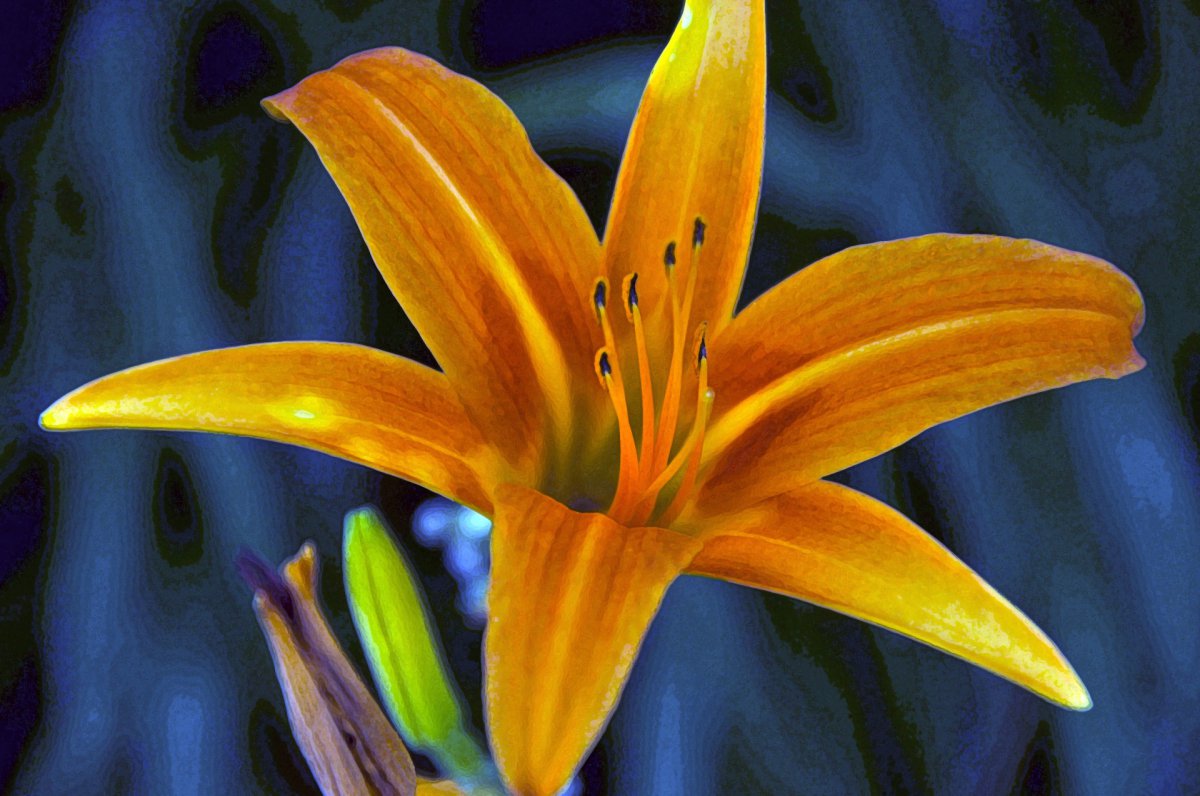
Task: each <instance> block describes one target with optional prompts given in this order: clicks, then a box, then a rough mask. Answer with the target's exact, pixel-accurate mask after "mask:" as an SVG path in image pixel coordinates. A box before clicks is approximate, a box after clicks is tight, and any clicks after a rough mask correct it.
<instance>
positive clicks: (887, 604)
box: [688, 481, 1092, 710]
mask: <svg viewBox="0 0 1200 796" xmlns="http://www.w3.org/2000/svg"><path fill="white" fill-rule="evenodd" d="M696 530H697V531H698V532H699V533H700V538H701V539H702V541H703V549H702V550H701V551H700V553H699V554H698V555H697V556H696V558H695V560H693V561H692V563H691V565H690V566H689V567H688V572H689V573H692V574H697V575H708V576H711V577H717V578H722V579H724V580H730V581H734V582H736V583H741V584H744V585H747V586H753V587H755V588H758V589H767V590H769V591H774V592H778V593H780V594H785V595H788V596H789V597H796V598H799V599H801V600H805V601H807V602H811V603H815V604H817V605H822V606H825V607H826V608H832V609H833V610H835V611H839V612H841V613H844V614H847V615H849V616H853V617H855V618H857V619H862V620H865V621H867V622H871V623H873V624H876V625H880V626H882V627H885V628H888V629H889V630H894V631H896V632H897V633H902V634H904V635H906V636H909V637H911V638H914V639H916V640H918V641H922V642H924V643H926V644H929V645H931V646H933V647H936V648H937V649H940V650H943V651H944V652H948V653H950V654H952V655H956V656H958V657H960V658H963V659H964V660H967V661H969V662H971V663H973V664H975V665H977V666H981V667H983V668H985V669H987V670H989V671H991V672H994V673H996V674H998V675H1000V676H1001V677H1004V678H1007V679H1009V680H1011V681H1012V682H1014V683H1016V684H1017V685H1020V686H1023V687H1025V688H1028V689H1029V690H1031V691H1033V692H1034V693H1036V694H1038V695H1040V696H1042V697H1045V698H1046V699H1048V700H1050V701H1052V702H1056V703H1059V704H1061V705H1064V706H1066V707H1069V708H1074V709H1076V710H1087V709H1088V708H1090V707H1091V705H1092V702H1091V698H1090V697H1089V696H1088V693H1087V689H1085V688H1084V686H1083V683H1082V682H1080V680H1079V677H1078V676H1077V675H1076V674H1075V671H1074V670H1073V669H1072V668H1071V665H1070V664H1069V663H1067V660H1066V658H1064V657H1063V655H1062V653H1061V652H1059V651H1058V649H1057V648H1056V647H1055V646H1054V644H1053V643H1051V641H1050V640H1049V639H1048V638H1046V635H1045V634H1044V633H1042V631H1041V630H1039V629H1038V628H1037V626H1035V625H1034V624H1033V623H1032V622H1031V621H1029V619H1028V618H1027V617H1026V616H1025V615H1024V614H1022V613H1021V612H1020V611H1018V610H1017V609H1016V608H1014V607H1013V606H1012V604H1011V603H1009V602H1008V601H1007V600H1005V599H1004V598H1003V597H1002V596H1000V594H998V593H997V592H996V590H995V589H993V588H992V587H991V586H989V585H988V584H987V583H986V582H984V580H983V579H982V578H980V577H979V576H978V575H977V574H975V573H974V572H972V571H971V569H970V568H968V567H967V566H966V565H965V564H963V563H962V562H961V561H959V560H958V559H957V558H955V556H954V554H953V553H951V552H950V551H949V550H947V549H946V548H945V547H943V546H942V545H941V544H939V543H938V542H937V540H935V539H934V538H933V537H931V536H929V535H928V534H926V533H925V532H924V531H922V530H921V529H920V528H918V527H917V526H916V525H914V524H913V523H912V522H910V521H909V520H908V519H907V518H905V517H904V516H903V515H901V514H900V513H899V512H897V511H896V510H895V509H892V508H890V507H888V506H886V505H884V504H883V503H880V502H879V501H877V500H874V499H873V498H870V497H867V496H866V495H863V494H861V493H859V492H856V491H854V490H852V489H849V488H847V487H843V486H840V485H838V484H833V483H829V482H825V481H819V482H816V483H812V484H808V485H806V486H803V487H800V488H799V489H796V490H793V491H791V492H788V493H786V494H783V495H779V496H777V497H774V498H771V499H770V500H766V501H764V502H762V503H759V504H758V505H756V506H754V507H753V508H750V509H747V510H744V511H741V512H737V513H734V514H728V515H723V516H715V517H709V518H707V519H706V520H705V521H704V522H703V523H702V524H700V525H698V526H696Z"/></svg>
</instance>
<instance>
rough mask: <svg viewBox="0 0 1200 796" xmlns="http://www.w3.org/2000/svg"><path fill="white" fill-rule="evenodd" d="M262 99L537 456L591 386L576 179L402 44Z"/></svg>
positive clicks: (496, 417) (594, 260)
mask: <svg viewBox="0 0 1200 796" xmlns="http://www.w3.org/2000/svg"><path fill="white" fill-rule="evenodd" d="M263 104H264V106H265V107H266V108H267V110H268V111H269V112H270V113H271V114H272V115H274V116H276V117H277V118H280V119H286V120H288V121H291V122H292V123H293V124H295V125H296V126H297V127H298V128H299V129H300V131H301V132H302V133H303V134H304V135H305V137H307V138H308V140H309V141H310V142H311V143H312V144H313V146H314V147H315V148H316V150H317V153H318V154H319V155H320V157H321V161H322V162H323V163H324V164H325V167H326V168H327V169H328V170H329V173H330V175H331V176H332V177H333V179H334V181H335V182H337V184H338V187H339V188H340V189H341V191H342V194H343V196H345V198H346V201H347V203H348V204H349V205H350V210H351V211H352V212H353V214H354V217H355V219H356V220H357V221H358V225H359V228H360V230H361V231H362V234H363V237H364V239H365V240H366V242H367V246H368V248H369V249H370V250H371V255H372V257H374V259H375V264H376V265H377V266H378V267H379V270H380V272H381V273H382V274H383V277H384V279H385V280H386V281H387V283H388V286H389V287H390V288H391V290H392V292H393V293H394V294H395V296H396V298H397V299H398V300H399V301H400V304H401V305H402V306H403V307H404V310H405V312H407V313H408V316H409V317H410V318H411V319H412V322H413V324H414V325H415V326H416V327H417V330H418V331H419V332H420V333H421V336H422V338H424V340H425V342H426V343H427V344H428V346H429V348H430V350H431V351H432V352H433V355H434V356H435V357H436V358H437V361H438V364H439V365H441V367H442V369H443V370H444V371H445V373H446V374H447V376H448V377H449V378H450V383H451V384H452V385H453V387H454V389H455V390H456V391H457V393H458V396H459V398H460V400H461V401H462V403H463V406H464V407H465V408H466V410H467V413H468V414H469V415H470V416H471V417H472V418H473V419H474V420H475V421H476V423H477V425H478V426H479V427H480V428H482V429H485V430H486V433H487V434H488V436H489V438H491V439H493V440H494V442H495V443H496V444H497V445H498V446H499V447H500V449H501V450H502V451H503V452H504V453H505V455H506V456H507V457H508V459H509V460H510V462H512V463H513V464H515V465H519V466H521V467H522V469H523V470H525V471H528V470H530V469H532V467H533V465H534V464H535V463H537V462H540V461H542V459H543V455H542V453H541V451H542V450H543V449H544V447H545V433H546V427H547V422H549V423H550V424H551V428H556V429H558V431H559V432H560V433H561V434H562V436H561V439H562V440H566V439H567V438H568V437H567V434H566V431H567V428H568V421H569V417H568V412H569V409H570V406H571V401H572V400H573V399H574V398H575V393H576V391H578V392H579V393H580V398H581V399H582V400H584V401H587V400H589V397H593V398H594V396H591V393H594V392H595V391H594V390H592V391H591V393H588V392H586V391H585V390H586V387H580V386H579V385H581V384H582V385H586V386H591V382H590V381H589V379H590V372H591V363H592V356H593V353H594V351H595V349H596V347H597V346H598V345H599V344H600V343H599V335H598V332H597V330H596V329H594V328H593V326H594V324H592V323H589V319H590V318H591V317H592V315H591V310H590V305H589V304H588V301H589V300H590V290H591V285H592V281H593V279H594V278H595V277H596V276H597V275H598V274H599V270H600V260H599V257H600V247H599V244H598V242H597V239H596V234H595V231H594V230H593V228H592V226H591V223H590V222H589V221H588V218H587V216H586V214H585V213H584V211H583V209H582V207H581V206H580V204H579V201H578V200H577V199H576V197H575V195H574V194H573V193H572V192H571V189H570V188H569V187H567V185H566V183H564V182H563V181H562V180H561V179H560V178H559V177H558V176H557V175H556V174H555V173H554V172H553V171H552V170H551V169H550V168H549V167H548V166H547V165H546V164H545V163H543V162H542V160H541V159H540V158H538V156H537V155H536V154H535V153H534V151H533V149H532V147H531V146H530V144H529V139H528V137H527V136H526V135H525V131H524V129H523V128H522V127H521V125H520V123H519V122H518V121H517V120H516V118H515V117H514V116H513V114H512V112H511V111H509V109H508V108H507V107H506V106H505V105H504V103H502V102H501V101H500V100H499V99H498V98H497V97H496V96H495V95H493V94H492V93H490V92H489V91H488V90H487V89H485V88H484V87H483V86H481V85H479V84H478V83H476V82H475V81H473V80H470V79H468V78H465V77H462V76H460V75H456V74H454V73H453V72H451V71H449V70H447V69H445V68H443V67H442V66H440V65H439V64H437V63H436V62H434V61H432V60H431V59H429V58H426V57H424V56H420V55H417V54H415V53H411V52H408V51H406V50H402V49H398V48H384V49H378V50H370V51H368V52H364V53H360V54H358V55H354V56H351V57H350V58H347V59H346V60H344V61H342V62H341V63H339V64H338V65H336V66H334V67H333V68H332V69H329V70H326V71H324V72H318V73H316V74H314V75H312V76H310V77H308V78H306V79H304V80H303V81H301V82H300V83H299V84H297V85H296V86H295V87H293V88H291V89H288V90H287V91H285V92H283V93H281V94H277V95H276V96H274V97H270V98H269V99H267V100H264V102H263ZM581 286H582V287H581ZM595 400H596V402H597V405H599V403H600V401H599V399H595Z"/></svg>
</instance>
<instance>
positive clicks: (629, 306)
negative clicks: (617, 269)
mask: <svg viewBox="0 0 1200 796" xmlns="http://www.w3.org/2000/svg"><path fill="white" fill-rule="evenodd" d="M621 295H623V296H624V297H625V301H624V306H625V319H626V320H627V321H629V322H630V323H633V314H634V311H635V310H636V309H637V306H638V294H637V274H627V275H626V276H625V279H624V280H623V281H622V282H621Z"/></svg>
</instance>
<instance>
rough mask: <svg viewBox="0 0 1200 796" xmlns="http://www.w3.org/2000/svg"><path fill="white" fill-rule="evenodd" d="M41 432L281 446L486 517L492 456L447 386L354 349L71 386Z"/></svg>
mask: <svg viewBox="0 0 1200 796" xmlns="http://www.w3.org/2000/svg"><path fill="white" fill-rule="evenodd" d="M41 422H42V425H43V426H44V427H46V428H48V429H54V430H72V429H89V428H154V429H179V430H184V431H216V432H221V433H225V434H239V435H243V436H249V437H259V438H261V439H269V440H275V441H277V442H286V443H289V444H292V445H301V446H304V447H306V448H313V449H315V450H319V451H323V452H325V453H331V454H333V455H335V456H340V457H342V458H344V459H349V460H350V461H353V462H358V463H360V464H365V465H367V466H368V467H373V468H375V469H376V470H380V471H382V472H385V473H390V474H392V475H396V476H399V477H400V478H405V479H407V480H409V481H413V482H415V483H418V484H421V485H422V486H426V487H428V488H430V489H432V490H434V491H435V492H439V493H441V494H443V495H446V496H447V497H450V498H452V499H454V500H458V501H460V502H463V503H466V504H467V505H470V506H473V507H475V508H478V509H480V510H483V511H487V510H488V509H490V507H491V498H490V496H489V495H488V488H487V487H488V485H489V484H490V483H491V478H492V475H491V474H492V473H493V472H494V471H495V469H496V465H495V464H493V463H492V459H493V458H494V457H493V455H492V454H491V453H490V449H489V448H488V446H487V445H486V444H485V443H484V441H483V438H482V436H481V435H480V434H479V432H478V431H477V430H476V428H475V426H474V425H473V424H472V423H471V421H470V419H469V418H468V417H467V416H466V414H465V413H464V412H463V410H462V407H461V406H460V405H459V403H458V400H457V398H455V396H454V394H453V392H452V391H451V390H450V388H449V386H448V385H447V384H446V378H445V376H443V375H442V374H441V373H438V372H437V371H434V370H431V369H430V368H427V367H425V366H423V365H419V364H417V363H416V362H412V361H411V360H407V359H404V358H402V357H397V356H394V355H392V354H387V353H384V352H382V351H377V350H375V349H372V348H367V347H364V346H358V345H350V344H345V343H267V344H264V345H251V346H240V347H237V348H224V349H219V350H216V351H204V352H201V353H198V354H191V355H188V356H182V357H176V358H174V359H164V360H162V361H159V362H152V363H150V364H148V365H141V366H139V367H135V368H130V369H129V370H125V371H121V372H120V373H114V374H113V375H111V376H106V377H104V378H102V379H99V380H97V381H94V382H92V383H91V384H87V385H85V386H83V387H80V388H79V389H78V390H76V391H74V392H72V393H70V394H69V395H67V396H65V397H63V398H61V399H60V400H59V401H58V402H57V403H55V404H54V405H53V406H51V407H50V408H49V409H47V410H46V411H45V412H44V413H43V414H42V418H41Z"/></svg>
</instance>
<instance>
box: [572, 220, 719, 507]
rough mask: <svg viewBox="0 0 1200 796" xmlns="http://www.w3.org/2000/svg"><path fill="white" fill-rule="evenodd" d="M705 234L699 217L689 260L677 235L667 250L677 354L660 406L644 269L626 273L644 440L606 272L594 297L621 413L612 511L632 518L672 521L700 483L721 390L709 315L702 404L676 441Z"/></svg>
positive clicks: (603, 365)
mask: <svg viewBox="0 0 1200 796" xmlns="http://www.w3.org/2000/svg"><path fill="white" fill-rule="evenodd" d="M704 233H705V225H704V222H703V221H702V220H700V218H697V219H696V221H695V225H694V227H693V232H692V246H691V249H690V256H687V257H686V258H685V260H686V262H682V263H677V262H676V254H675V242H674V241H672V242H671V243H668V244H667V247H666V251H665V252H664V254H663V265H664V266H665V267H666V269H667V284H668V292H669V293H670V299H671V303H670V306H671V315H670V330H671V358H670V363H669V368H668V371H667V378H666V387H665V389H664V391H663V394H662V398H661V401H659V404H660V405H659V406H657V407H656V406H655V397H654V385H653V380H652V378H651V363H650V357H649V353H648V349H647V346H646V329H645V324H644V323H643V321H642V313H641V308H640V307H639V306H638V293H637V279H638V275H637V273H636V272H635V273H630V274H628V275H627V276H626V277H625V278H624V280H622V284H621V288H622V290H621V292H622V303H623V305H624V307H625V317H626V319H627V320H628V321H629V323H630V324H631V325H632V327H633V341H634V349H635V354H636V357H637V371H638V382H639V394H640V396H641V417H642V429H641V438H640V444H639V442H635V440H634V432H633V426H632V424H631V422H630V406H629V401H630V396H629V393H628V391H627V390H626V389H625V380H624V376H623V373H622V370H621V361H620V354H619V351H618V347H617V344H616V339H615V336H614V335H613V329H612V324H611V323H610V322H609V317H608V280H606V279H604V278H603V277H601V278H600V279H597V280H596V286H595V293H594V294H593V303H594V304H595V307H596V317H597V320H598V321H599V323H600V327H601V329H603V331H604V346H603V347H602V348H601V349H600V350H599V351H597V352H596V362H595V364H596V376H597V377H598V378H599V379H600V383H601V384H602V385H603V386H604V389H605V390H606V391H607V392H608V395H609V398H610V399H611V400H612V406H613V410H614V411H615V412H616V416H617V432H618V441H619V445H620V470H619V472H618V476H617V487H616V491H615V493H614V494H613V499H612V504H611V505H610V506H609V509H608V512H607V513H608V515H609V516H610V517H612V518H613V519H614V520H616V521H617V522H620V523H623V524H625V525H644V524H645V523H646V522H647V521H649V520H651V519H653V520H654V521H655V523H656V524H661V525H666V524H669V523H670V522H671V520H673V519H674V518H675V517H677V516H678V515H679V512H680V511H682V510H683V507H684V506H685V505H686V504H687V501H688V498H689V497H690V496H691V494H692V490H693V488H694V487H695V484H696V473H697V471H698V470H699V469H700V454H701V453H702V451H703V448H704V429H705V426H706V424H707V422H708V416H709V414H710V412H711V411H712V404H713V398H714V397H715V394H714V393H713V391H712V389H710V388H709V386H708V346H707V343H706V338H705V335H706V331H707V328H708V324H707V322H701V323H700V324H699V325H698V326H697V327H696V330H695V334H694V336H693V345H692V347H691V352H692V354H691V361H692V366H693V368H694V369H695V372H696V381H697V389H696V411H695V414H694V417H693V420H692V427H691V430H690V431H689V432H688V434H687V436H686V437H684V439H683V441H682V442H681V443H680V444H679V445H678V446H675V445H674V442H675V439H676V437H677V436H678V435H677V431H678V428H677V426H678V424H679V419H680V406H681V401H682V393H683V368H684V361H685V359H686V354H687V351H688V348H687V346H686V345H685V338H686V331H687V330H686V328H685V327H686V325H687V322H688V319H689V318H690V317H691V313H692V300H693V298H694V296H695V292H696V273H697V271H698V270H699V265H700V249H701V247H702V246H703V244H704ZM681 283H682V284H683V287H682V288H680V284H681ZM681 294H682V295H681ZM673 447H675V450H674V451H672V448H673ZM681 472H682V478H681V479H679V480H678V482H677V485H676V486H675V494H674V496H673V497H672V498H671V501H670V503H669V504H668V505H667V506H666V507H665V508H663V509H662V510H661V511H656V508H657V506H658V505H659V499H660V497H661V496H662V495H663V494H664V490H665V489H667V487H668V486H669V485H672V484H675V483H676V480H677V477H678V476H679V475H680V473H681Z"/></svg>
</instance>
